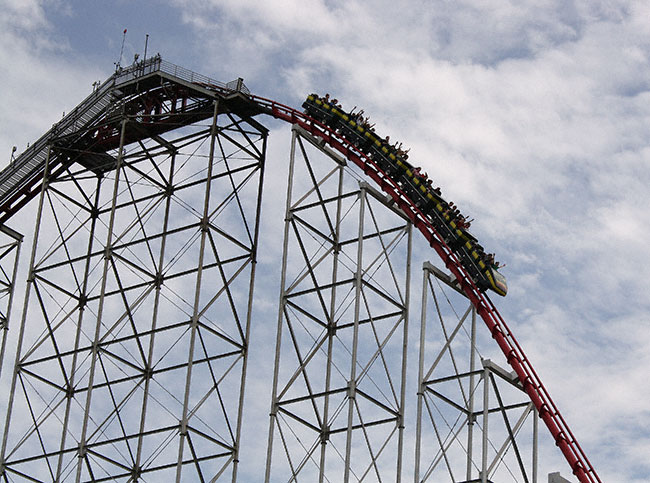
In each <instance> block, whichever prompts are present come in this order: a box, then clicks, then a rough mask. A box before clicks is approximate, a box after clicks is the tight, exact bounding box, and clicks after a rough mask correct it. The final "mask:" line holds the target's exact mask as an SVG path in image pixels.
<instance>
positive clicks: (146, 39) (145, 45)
mask: <svg viewBox="0 0 650 483" xmlns="http://www.w3.org/2000/svg"><path fill="white" fill-rule="evenodd" d="M147 45H149V34H146V37H145V38H144V59H142V61H143V62H144V61H145V60H147Z"/></svg>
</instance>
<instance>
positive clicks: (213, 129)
mask: <svg viewBox="0 0 650 483" xmlns="http://www.w3.org/2000/svg"><path fill="white" fill-rule="evenodd" d="M218 114H219V102H218V101H215V103H214V112H213V114H212V123H211V124H210V150H209V152H208V167H207V171H208V174H207V177H206V181H205V188H204V189H205V194H204V197H203V210H202V212H201V215H202V216H201V235H200V246H199V253H198V257H199V259H198V266H197V270H196V281H195V284H194V304H193V312H192V318H191V319H190V327H189V330H190V346H189V351H188V361H187V365H186V375H185V393H184V398H183V413H182V417H181V421H180V438H179V443H178V460H177V462H176V482H177V483H178V482H180V481H181V476H182V469H183V453H184V451H185V445H186V443H187V441H186V440H187V429H188V412H189V401H190V387H191V384H192V369H193V368H194V348H195V344H196V335H197V329H198V324H199V314H200V311H201V304H200V301H201V292H202V290H201V289H202V287H201V282H202V275H203V265H204V259H205V246H206V242H207V236H208V231H209V221H210V193H211V185H212V169H213V166H214V150H215V145H216V136H217V116H218Z"/></svg>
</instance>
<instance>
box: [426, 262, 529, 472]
mask: <svg viewBox="0 0 650 483" xmlns="http://www.w3.org/2000/svg"><path fill="white" fill-rule="evenodd" d="M423 272H424V279H423V292H422V314H421V327H420V356H419V376H418V381H419V383H418V402H417V423H416V424H417V426H416V448H415V479H414V480H415V482H416V483H420V482H425V481H431V482H442V481H450V482H452V483H460V482H463V483H467V482H476V483H479V482H480V483H487V482H490V481H521V482H526V483H537V421H538V418H537V414H536V411H535V408H534V406H533V404H532V403H531V402H530V400H529V399H528V398H527V397H526V394H525V392H524V391H523V387H522V386H521V384H520V383H519V380H518V378H517V376H516V374H515V373H514V372H512V373H511V372H508V371H506V370H504V369H502V368H501V367H499V366H498V365H497V364H495V363H494V362H492V361H491V360H490V359H488V358H487V357H486V355H485V354H482V353H481V349H480V348H481V347H482V346H481V344H480V343H479V342H480V338H481V333H480V332H479V333H477V328H476V310H475V309H474V307H473V306H472V304H470V303H469V301H468V300H467V299H466V297H465V295H464V294H462V292H460V290H458V287H457V286H456V285H455V284H454V281H453V280H452V279H451V278H450V277H449V275H446V274H444V273H443V272H441V271H440V270H439V269H437V268H436V267H434V266H433V265H431V264H430V263H428V262H426V263H425V264H424V267H423ZM430 301H433V306H431V304H430V303H429V302H430ZM486 342H487V341H486ZM487 345H488V346H491V345H493V344H487ZM488 350H489V347H488ZM526 425H528V426H526Z"/></svg>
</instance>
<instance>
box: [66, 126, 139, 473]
mask: <svg viewBox="0 0 650 483" xmlns="http://www.w3.org/2000/svg"><path fill="white" fill-rule="evenodd" d="M127 122H128V119H127V118H126V116H125V117H123V118H122V122H121V129H120V145H119V148H118V153H117V165H116V168H115V181H114V183H113V196H112V203H111V210H110V216H109V221H108V230H107V234H106V245H105V248H104V261H103V275H102V278H101V291H100V294H99V306H98V309H97V317H96V322H95V331H94V336H93V339H92V343H91V347H92V349H91V362H90V377H89V381H88V388H87V391H86V404H85V410H84V413H83V423H82V427H81V438H80V441H79V452H78V454H77V457H78V458H79V462H78V464H77V478H76V481H77V483H78V482H79V481H81V475H82V466H83V464H84V462H85V463H86V464H88V461H84V460H85V459H86V454H87V448H86V441H87V431H88V420H89V418H90V404H91V401H92V393H93V389H94V380H95V370H96V365H97V358H98V357H99V342H100V340H99V335H100V330H101V327H102V324H103V322H104V321H103V319H102V314H103V311H104V302H105V300H106V286H107V276H108V270H109V268H110V262H111V259H112V257H113V253H112V250H113V248H112V243H113V236H114V235H113V227H114V225H115V208H116V206H117V199H118V192H119V191H118V190H119V187H120V174H121V171H122V161H123V159H124V134H125V132H126V125H127Z"/></svg>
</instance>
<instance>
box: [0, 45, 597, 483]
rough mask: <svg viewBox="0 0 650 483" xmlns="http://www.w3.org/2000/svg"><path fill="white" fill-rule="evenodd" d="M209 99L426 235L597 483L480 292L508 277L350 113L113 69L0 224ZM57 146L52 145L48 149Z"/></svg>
mask: <svg viewBox="0 0 650 483" xmlns="http://www.w3.org/2000/svg"><path fill="white" fill-rule="evenodd" d="M170 85H171V86H172V87H170ZM143 86H144V87H145V88H144V89H143ZM215 101H217V102H218V109H219V110H220V111H222V112H228V111H229V112H236V113H237V114H238V115H239V116H242V117H244V118H246V119H248V120H250V122H252V123H255V120H254V118H255V117H256V116H258V115H268V116H272V117H273V118H275V119H279V120H282V121H285V122H287V123H289V124H292V125H297V126H299V127H300V128H301V129H303V130H304V131H305V132H307V133H309V134H310V135H311V136H313V137H314V138H316V139H319V140H320V142H321V143H322V144H323V145H327V146H329V147H330V148H331V149H332V150H334V151H336V152H338V153H340V155H341V156H342V157H343V158H345V159H347V160H348V161H350V162H351V163H353V164H354V165H356V166H357V167H358V168H359V169H360V170H361V171H362V172H363V173H365V175H366V176H367V177H368V178H369V179H370V180H372V181H373V182H374V184H375V185H376V186H377V187H378V188H379V189H381V190H382V191H383V192H384V193H386V194H387V196H388V197H389V198H390V199H391V200H392V203H394V205H396V206H398V207H399V208H400V209H401V211H402V212H403V213H404V214H405V215H406V216H407V217H408V219H409V220H410V222H411V223H412V224H413V226H415V227H416V228H417V230H419V231H420V233H421V234H422V235H423V236H424V237H425V239H426V240H427V242H428V244H429V245H430V246H431V248H432V249H433V250H434V251H435V253H436V254H437V255H438V257H439V258H440V259H441V261H442V263H443V264H444V266H445V267H446V268H447V269H448V271H449V272H450V273H451V280H452V282H453V284H454V286H455V287H456V288H457V289H458V290H459V291H460V292H462V293H464V294H465V296H466V297H467V298H468V299H469V301H470V302H471V304H472V305H473V306H474V308H475V310H476V312H477V314H478V315H479V316H480V317H481V318H482V319H483V321H484V322H485V324H486V326H487V328H488V330H489V332H490V334H491V337H492V338H493V339H494V341H495V342H496V343H497V345H498V346H499V348H500V350H501V351H502V352H503V354H504V355H505V358H506V360H507V361H508V363H509V364H510V366H511V367H512V369H513V370H514V371H515V373H516V375H517V378H518V380H519V383H520V384H521V386H522V388H523V390H524V391H525V392H526V393H527V395H528V396H529V398H530V400H531V401H532V403H533V404H534V406H535V408H536V409H537V412H538V414H539V417H540V418H541V419H542V420H543V422H544V423H545V425H546V426H547V428H548V430H549V431H550V434H551V435H552V437H553V439H554V441H555V443H556V445H557V446H558V447H559V449H560V450H561V452H562V454H563V455H564V457H565V458H566V460H567V462H568V464H569V466H570V467H571V470H572V472H573V474H574V475H575V476H576V477H577V478H578V480H579V481H580V482H582V483H588V482H591V483H594V482H600V481H601V480H600V479H599V477H598V475H597V474H596V471H595V469H594V468H593V466H592V465H591V463H590V462H589V460H588V458H587V456H586V455H585V453H584V451H583V450H582V449H581V447H580V445H579V444H578V442H577V440H576V438H575V437H574V436H573V434H572V433H571V430H570V429H569V426H568V425H567V423H566V422H565V420H564V419H563V418H562V416H561V414H560V412H559V410H558V408H557V407H556V405H555V404H554V403H553V400H552V399H551V396H550V395H549V393H548V391H547V390H546V389H545V387H544V386H543V384H542V382H541V380H540V378H539V376H538V375H537V373H536V372H535V370H534V368H533V366H532V363H531V362H530V360H529V359H528V358H527V356H526V354H525V353H524V351H523V349H522V348H521V347H520V345H519V344H518V342H517V340H516V338H515V336H514V335H513V333H512V332H511V330H510V329H509V327H508V325H507V324H506V322H505V320H504V319H503V318H502V316H501V315H500V314H499V312H498V310H497V308H496V307H495V305H494V304H493V303H492V301H491V300H490V298H489V297H488V294H487V292H486V291H487V290H491V291H493V292H495V293H497V294H499V295H501V296H505V295H506V293H507V285H506V281H505V277H503V275H502V274H500V273H499V271H498V270H497V267H496V266H494V265H493V264H492V263H491V262H490V261H488V259H487V258H486V257H485V255H484V253H483V249H482V247H481V245H480V244H479V243H478V240H477V239H476V238H475V237H474V236H473V235H472V234H471V233H470V232H469V231H468V230H467V229H466V227H465V226H463V224H462V223H460V222H459V220H458V219H457V218H455V217H454V215H453V213H452V212H450V209H449V208H450V206H449V203H448V202H447V201H445V200H444V199H443V197H442V196H441V194H440V193H439V192H436V191H435V190H434V189H432V188H431V187H430V186H429V185H428V183H427V182H426V180H425V179H424V178H423V177H422V175H421V174H418V172H417V170H416V169H415V168H414V167H413V164H411V163H409V162H408V161H407V160H406V159H405V157H404V156H403V155H401V154H400V153H399V152H398V151H396V150H395V149H394V148H392V147H391V146H390V145H389V144H387V143H385V142H384V141H383V139H382V138H381V137H379V135H377V134H376V133H374V131H373V130H371V129H367V128H364V127H363V126H362V125H359V123H358V122H356V121H355V118H354V116H353V115H352V114H351V113H349V112H345V111H343V110H342V109H340V108H338V107H337V106H335V105H333V104H330V103H328V102H326V101H324V100H322V99H321V98H320V97H319V96H316V95H310V96H308V97H307V100H306V101H305V103H304V105H303V107H304V110H300V109H295V108H292V107H289V106H287V105H284V104H282V103H279V102H276V101H274V100H271V99H267V98H264V97H260V96H256V95H253V94H251V93H250V92H249V91H248V89H246V88H245V87H244V86H243V83H242V82H241V80H240V81H239V82H235V83H231V84H221V83H217V82H215V81H213V80H211V79H209V78H207V77H203V76H199V75H197V74H195V73H192V72H190V71H187V70H185V69H182V68H180V67H178V66H176V65H174V64H171V63H168V62H164V61H163V60H162V59H160V57H155V58H151V59H147V60H146V61H143V62H140V63H138V64H134V65H133V66H130V67H128V68H124V69H120V70H118V71H117V72H116V73H115V74H114V75H113V76H111V77H110V78H109V79H108V80H107V81H106V82H104V83H103V84H102V85H101V86H99V87H98V89H96V91H95V92H93V93H92V94H91V95H90V96H89V97H88V98H87V99H86V100H84V101H83V102H82V103H81V104H80V105H79V106H78V107H77V108H76V109H75V110H73V111H72V112H70V113H69V114H68V115H67V116H66V117H64V119H62V120H61V121H60V122H59V123H57V124H56V125H54V126H53V127H52V129H51V130H50V131H48V133H46V134H45V135H44V136H43V137H42V138H41V139H39V140H38V141H37V142H36V143H34V144H33V145H32V146H31V147H30V148H29V149H28V150H27V151H25V152H24V153H22V154H21V155H20V156H19V157H18V158H17V159H16V160H15V161H14V162H13V163H12V165H11V166H9V167H7V168H6V169H5V170H3V171H2V172H0V223H2V224H4V223H5V222H7V221H8V220H9V219H10V218H11V217H13V216H14V215H16V214H17V213H18V212H19V210H20V209H21V208H22V207H24V206H25V205H26V204H27V203H28V202H29V201H30V200H31V199H33V198H35V197H36V196H37V195H38V194H39V193H40V192H41V190H42V189H43V184H44V183H45V181H44V180H45V179H47V180H48V181H47V182H48V183H49V182H52V181H53V180H56V179H57V177H59V176H63V175H64V174H65V173H66V171H67V170H69V169H70V167H71V166H72V165H74V164H75V163H79V164H81V165H83V166H85V167H86V168H87V169H89V170H91V171H93V172H95V173H97V174H98V175H99V176H102V175H104V174H105V173H109V172H110V171H111V170H114V169H115V166H116V163H117V162H119V160H116V158H115V157H114V156H111V155H110V154H108V151H109V150H112V149H113V150H114V149H116V148H118V147H119V146H122V145H124V144H125V142H129V143H138V142H140V141H141V140H143V139H145V138H153V139H158V140H159V142H160V143H161V144H164V140H163V139H162V138H161V135H162V134H163V133H165V132H167V131H168V130H172V129H174V128H175V127H176V124H175V122H176V120H177V116H179V115H180V116H183V117H184V118H185V119H186V120H187V121H188V122H195V121H198V120H202V119H208V118H210V117H211V116H213V115H215V111H214V108H213V106H214V103H215ZM123 113H128V115H129V116H133V117H135V118H137V119H138V124H137V125H130V124H125V123H122V122H121V117H120V116H121V115H122V114H123ZM154 121H155V122H154ZM54 138H56V140H57V143H56V144H55V145H52V139H54ZM62 141H65V143H63V142H62Z"/></svg>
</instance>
